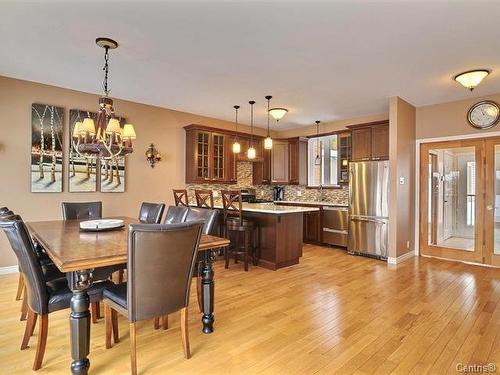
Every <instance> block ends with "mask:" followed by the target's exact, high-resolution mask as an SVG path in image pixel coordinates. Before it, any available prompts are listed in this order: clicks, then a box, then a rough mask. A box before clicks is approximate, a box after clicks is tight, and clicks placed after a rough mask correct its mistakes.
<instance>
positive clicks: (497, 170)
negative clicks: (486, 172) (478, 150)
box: [493, 145, 500, 255]
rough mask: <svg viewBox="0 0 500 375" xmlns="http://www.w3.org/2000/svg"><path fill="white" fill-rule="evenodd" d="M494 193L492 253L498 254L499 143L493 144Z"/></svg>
mask: <svg viewBox="0 0 500 375" xmlns="http://www.w3.org/2000/svg"><path fill="white" fill-rule="evenodd" d="M494 181H495V195H494V199H495V201H494V202H493V204H494V205H495V206H494V209H495V210H494V213H495V214H494V216H493V220H494V221H493V228H494V229H493V233H494V242H493V253H494V254H496V255H499V254H500V145H495V180H494Z"/></svg>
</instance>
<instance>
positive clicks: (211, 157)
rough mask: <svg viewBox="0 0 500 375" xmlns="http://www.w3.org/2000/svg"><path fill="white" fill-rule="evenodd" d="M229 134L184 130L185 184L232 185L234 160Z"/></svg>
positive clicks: (191, 129)
mask: <svg viewBox="0 0 500 375" xmlns="http://www.w3.org/2000/svg"><path fill="white" fill-rule="evenodd" d="M231 143H232V138H231V136H230V135H229V134H226V133H222V132H216V131H209V130H205V129H203V128H186V183H233V182H235V181H236V174H235V172H236V170H235V169H236V168H235V158H234V156H233V155H232V153H231Z"/></svg>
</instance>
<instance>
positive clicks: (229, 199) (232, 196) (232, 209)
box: [221, 190, 243, 225]
mask: <svg viewBox="0 0 500 375" xmlns="http://www.w3.org/2000/svg"><path fill="white" fill-rule="evenodd" d="M221 196H222V207H223V209H224V222H226V220H227V218H228V217H231V216H232V217H237V218H239V219H240V225H243V224H242V223H243V215H242V201H241V190H221Z"/></svg>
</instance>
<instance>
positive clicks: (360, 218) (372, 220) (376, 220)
mask: <svg viewBox="0 0 500 375" xmlns="http://www.w3.org/2000/svg"><path fill="white" fill-rule="evenodd" d="M351 221H361V222H365V223H366V222H368V223H376V224H382V225H384V224H385V223H386V222H385V220H380V219H372V218H368V217H351Z"/></svg>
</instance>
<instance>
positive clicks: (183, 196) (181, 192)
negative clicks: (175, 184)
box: [173, 189, 189, 207]
mask: <svg viewBox="0 0 500 375" xmlns="http://www.w3.org/2000/svg"><path fill="white" fill-rule="evenodd" d="M173 192H174V201H175V205H176V206H186V207H188V206H189V201H188V192H187V190H186V189H173Z"/></svg>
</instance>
